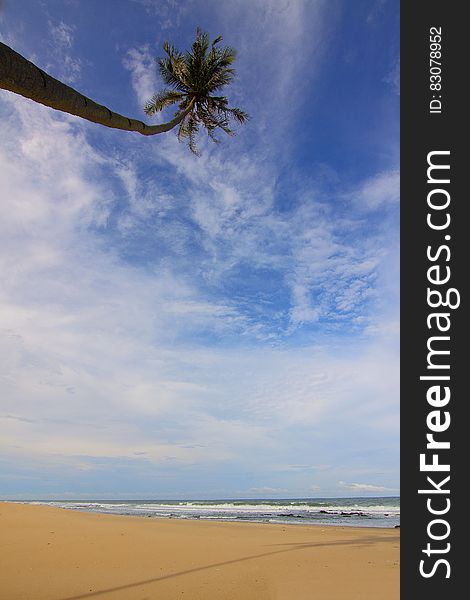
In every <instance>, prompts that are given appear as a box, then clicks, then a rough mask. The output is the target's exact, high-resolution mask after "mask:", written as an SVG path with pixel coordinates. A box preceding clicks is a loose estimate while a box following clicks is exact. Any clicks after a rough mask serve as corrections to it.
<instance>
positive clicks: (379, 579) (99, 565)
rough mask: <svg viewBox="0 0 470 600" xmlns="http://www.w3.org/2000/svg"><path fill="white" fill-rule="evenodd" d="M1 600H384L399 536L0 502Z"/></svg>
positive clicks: (394, 591)
mask: <svg viewBox="0 0 470 600" xmlns="http://www.w3.org/2000/svg"><path fill="white" fill-rule="evenodd" d="M0 528H1V542H0V557H1V558H0V581H1V582H2V583H1V591H0V598H1V600H19V599H20V598H21V599H23V600H42V599H44V600H78V599H81V598H91V599H93V598H97V599H99V600H101V599H103V600H106V599H107V598H113V599H116V600H121V599H122V600H124V599H126V600H127V599H128V600H134V599H135V600H137V599H139V600H153V599H155V598H162V599H165V600H173V599H176V598H178V599H181V598H187V599H188V600H212V599H213V600H216V599H217V600H221V599H223V600H252V599H253V600H254V599H255V598H256V599H257V600H260V599H261V600H262V599H266V600H267V599H273V600H294V599H295V600H304V599H305V600H307V599H308V600H310V599H312V598H318V599H321V600H342V599H344V600H346V599H347V600H354V599H357V600H367V599H369V598H370V599H371V600H372V599H373V600H377V599H378V598H380V600H388V599H395V600H396V599H398V598H399V541H400V538H399V530H397V529H373V528H352V527H322V526H305V527H304V526H296V525H289V526H284V525H270V524H256V523H219V522H201V521H182V520H174V519H149V518H144V517H125V516H115V515H101V514H91V513H84V512H76V511H71V510H64V509H58V508H51V507H48V506H37V505H25V504H15V503H1V504H0Z"/></svg>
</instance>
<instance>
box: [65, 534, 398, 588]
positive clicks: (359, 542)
mask: <svg viewBox="0 0 470 600" xmlns="http://www.w3.org/2000/svg"><path fill="white" fill-rule="evenodd" d="M399 540H400V538H399V537H398V536H393V537H386V538H385V537H384V538H383V539H377V537H363V538H357V539H353V540H338V541H333V542H315V543H311V544H309V543H305V542H303V543H297V544H296V543H288V544H273V545H275V546H290V548H283V549H281V550H272V551H271V552H263V553H260V554H253V555H251V556H243V557H241V558H234V559H232V560H226V561H223V562H217V563H213V564H211V565H204V566H201V567H194V568H193V569H187V570H185V571H177V572H176V573H169V574H168V575H161V576H160V577H154V578H152V579H144V580H142V581H135V582H134V583H126V584H123V585H118V586H116V587H112V588H108V589H105V590H96V591H94V592H87V593H86V594H79V595H78V596H67V597H66V598H62V599H61V600H81V599H82V598H93V597H94V596H99V595H101V594H109V593H110V592H119V591H122V590H127V589H130V588H133V587H137V586H139V585H147V584H149V583H157V582H158V581H164V580H165V579H172V578H174V577H181V576H182V575H189V574H190V573H197V572H198V571H205V570H208V569H214V568H217V567H223V566H225V565H233V564H236V563H241V562H245V561H248V560H254V559H256V558H263V557H264V556H273V555H275V554H283V553H285V552H294V551H296V550H305V549H307V548H322V547H325V546H367V545H369V544H376V543H377V542H386V543H388V544H392V543H397V542H398V541H399Z"/></svg>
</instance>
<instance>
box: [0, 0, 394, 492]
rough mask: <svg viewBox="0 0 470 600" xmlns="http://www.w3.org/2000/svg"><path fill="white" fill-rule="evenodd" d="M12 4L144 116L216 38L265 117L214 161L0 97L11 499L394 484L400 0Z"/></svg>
mask: <svg viewBox="0 0 470 600" xmlns="http://www.w3.org/2000/svg"><path fill="white" fill-rule="evenodd" d="M0 10H1V12H0V37H1V39H2V41H3V42H5V43H7V44H9V45H11V46H12V47H14V48H15V49H16V50H17V51H18V52H20V53H21V54H23V55H24V56H26V57H28V58H29V59H30V60H33V61H34V62H35V63H36V64H37V65H38V66H40V67H41V68H43V69H45V70H47V71H48V72H49V73H50V74H51V75H53V76H55V77H57V78H59V79H61V80H63V81H65V82H67V83H69V84H70V85H72V86H73V87H76V88H77V89H79V90H80V91H82V92H83V93H84V94H86V95H88V96H89V97H91V98H93V99H94V100H95V101H97V102H99V103H102V104H105V105H107V106H109V107H110V108H112V109H113V110H115V111H117V112H120V113H121V114H124V115H126V116H131V117H135V118H143V116H144V115H143V111H142V106H143V103H144V102H145V101H146V100H147V99H148V98H149V97H150V96H152V95H153V93H154V92H155V91H156V90H158V89H160V88H161V87H162V85H161V83H160V82H159V79H158V74H157V71H156V68H155V62H154V58H155V57H156V56H160V55H161V46H162V43H163V41H164V40H166V39H168V40H170V41H171V42H172V43H173V44H174V45H176V46H177V47H180V48H182V49H184V48H187V47H188V46H189V45H190V44H191V42H192V40H193V38H194V31H195V28H196V26H200V27H202V28H203V29H204V30H207V31H208V32H209V33H210V35H211V36H212V37H215V36H217V35H219V34H222V35H223V37H224V42H225V43H227V44H230V45H233V46H234V47H235V48H236V49H237V51H238V58H237V62H236V64H235V66H236V68H237V79H236V81H235V83H234V84H233V86H231V88H230V89H229V90H227V95H228V96H229V98H230V100H231V103H232V105H235V106H240V107H242V108H243V109H244V110H246V111H247V112H248V113H249V114H250V115H251V117H252V118H251V120H250V122H249V123H248V125H246V126H244V127H243V128H241V129H240V130H239V131H238V135H237V136H236V137H235V138H228V137H225V138H224V139H223V143H222V144H220V145H218V146H215V145H214V144H209V143H207V141H206V140H205V139H204V137H202V138H201V141H200V148H201V151H202V156H201V157H200V158H197V157H194V156H192V155H191V154H190V153H189V151H188V149H187V148H186V146H184V145H183V144H180V143H178V141H177V139H176V136H175V135H174V134H173V132H170V133H167V134H165V135H159V136H154V137H151V138H146V137H143V136H140V135H138V134H133V133H126V132H121V131H115V130H110V129H107V128H104V127H101V126H98V125H94V124H91V123H88V122H85V121H82V120H80V119H78V118H75V117H72V116H69V115H65V114H62V113H58V112H55V111H53V110H51V109H48V108H45V107H42V106H40V105H36V104H34V103H33V102H31V101H28V100H26V99H23V98H21V97H18V96H15V95H13V94H10V93H9V92H4V91H1V93H0V140H1V142H0V192H1V193H0V198H1V200H0V201H1V203H2V205H3V206H2V210H1V213H2V220H1V222H0V245H1V253H0V280H1V282H2V284H1V286H0V358H1V360H0V363H1V365H2V366H1V367H0V369H1V370H0V397H1V404H0V420H1V421H2V428H1V429H2V434H1V436H2V437H1V439H2V442H1V443H2V458H1V461H0V467H1V469H0V483H1V486H0V487H1V489H2V497H4V498H33V497H34V498H82V497H90V498H133V497H135V498H184V497H186V498H188V497H189V498H224V497H225V498H227V497H246V498H249V497H300V496H302V497H303V496H319V497H321V496H350V495H395V494H397V493H398V487H399V447H398V444H399V431H398V425H399V423H398V419H399V399H398V379H399V373H398V335H399V330H398V320H399V314H398V310H399V289H398V284H399V268H398V257H399V246H398V241H399V240H398V234H399V232H398V225H399V205H398V196H399V175H398V165H399V89H398V79H399V18H398V17H399V15H398V1H397V0H354V1H340V0H338V1H335V0H333V1H328V2H327V1H315V0H312V1H302V0H290V1H289V0H285V1H282V0H281V1H279V0H276V1H274V0H256V1H254V2H253V1H252V2H248V1H242V0H237V1H235V0H233V1H228V2H216V1H213V2H212V1H202V0H201V1H196V0H194V1H181V2H179V1H178V0H166V1H157V0H115V1H111V0H106V1H103V2H92V1H91V0H68V1H65V0H61V1H59V0H57V1H54V0H43V1H41V2H39V1H34V2H33V1H28V0H22V1H21V2H12V1H9V2H8V1H6V2H4V3H3V8H2V9H0ZM170 117H171V113H168V114H165V115H163V118H165V119H167V118H170ZM161 118H162V117H159V119H160V120H161Z"/></svg>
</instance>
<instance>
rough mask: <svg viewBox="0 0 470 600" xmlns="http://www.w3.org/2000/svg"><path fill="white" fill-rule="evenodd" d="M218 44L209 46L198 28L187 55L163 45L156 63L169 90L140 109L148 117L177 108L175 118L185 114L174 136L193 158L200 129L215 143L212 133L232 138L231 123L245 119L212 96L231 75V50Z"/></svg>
mask: <svg viewBox="0 0 470 600" xmlns="http://www.w3.org/2000/svg"><path fill="white" fill-rule="evenodd" d="M221 40H222V36H219V37H217V38H216V39H215V40H214V41H213V42H212V43H211V42H210V41H209V36H208V34H207V33H204V32H203V31H201V30H200V29H199V28H198V29H197V31H196V40H195V41H194V43H193V45H192V47H191V51H189V52H185V53H182V52H180V51H179V50H176V49H175V48H174V47H173V46H172V45H170V44H169V43H168V42H165V43H164V44H163V49H164V51H165V53H166V56H165V57H164V58H157V63H158V66H159V69H160V75H161V78H162V80H163V82H164V83H165V85H167V86H169V87H167V88H166V89H164V90H162V91H161V92H158V93H157V94H155V96H153V98H152V99H151V100H149V101H148V102H147V103H146V105H145V107H144V110H145V112H146V113H147V114H148V115H154V114H155V113H157V112H160V111H161V110H163V109H164V108H165V107H167V106H171V105H173V104H178V110H177V111H176V113H175V118H177V117H178V116H180V115H182V114H183V113H186V114H185V116H184V117H183V119H182V120H181V121H180V122H179V126H178V129H177V136H178V139H179V140H180V141H186V142H187V144H188V146H189V149H190V150H191V152H193V153H194V154H199V152H198V149H197V146H196V136H197V134H198V132H199V128H200V126H202V127H204V128H205V129H206V130H207V134H208V135H209V137H210V138H211V139H212V140H213V141H214V142H219V140H218V139H217V138H216V137H215V135H214V132H215V130H216V129H221V130H222V131H224V132H225V133H227V134H228V135H234V131H233V130H232V129H231V127H230V125H231V122H232V121H236V122H238V123H245V122H246V121H247V119H248V118H249V117H248V115H247V113H246V112H244V111H243V110H240V109H239V108H230V107H229V106H228V99H227V98H226V97H225V96H218V95H217V96H216V95H214V92H215V93H217V92H219V91H220V90H221V88H223V87H224V86H226V85H228V84H229V83H231V82H232V80H233V78H234V75H235V70H234V69H233V68H232V67H231V65H232V63H233V62H234V61H235V50H234V49H233V48H231V47H230V46H224V47H220V46H219V45H218V44H219V43H220V42H221Z"/></svg>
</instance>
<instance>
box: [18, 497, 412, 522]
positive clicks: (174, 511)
mask: <svg viewBox="0 0 470 600" xmlns="http://www.w3.org/2000/svg"><path fill="white" fill-rule="evenodd" d="M28 504H43V505H48V506H56V507H59V508H67V509H73V510H81V511H87V512H98V513H106V514H114V515H135V516H141V517H147V518H155V519H158V518H172V519H201V520H207V521H251V522H255V523H285V524H287V523H293V524H298V525H341V526H344V525H350V526H355V527H396V526H397V525H399V524H400V498H399V497H382V498H380V497H377V498H314V499H312V498H295V499H292V498H290V499H283V500H279V499H276V500H273V499H262V500H238V499H237V500H230V499H228V500H110V501H104V500H99V501H91V500H90V501H83V500H80V501H76V500H55V501H30V502H28Z"/></svg>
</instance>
